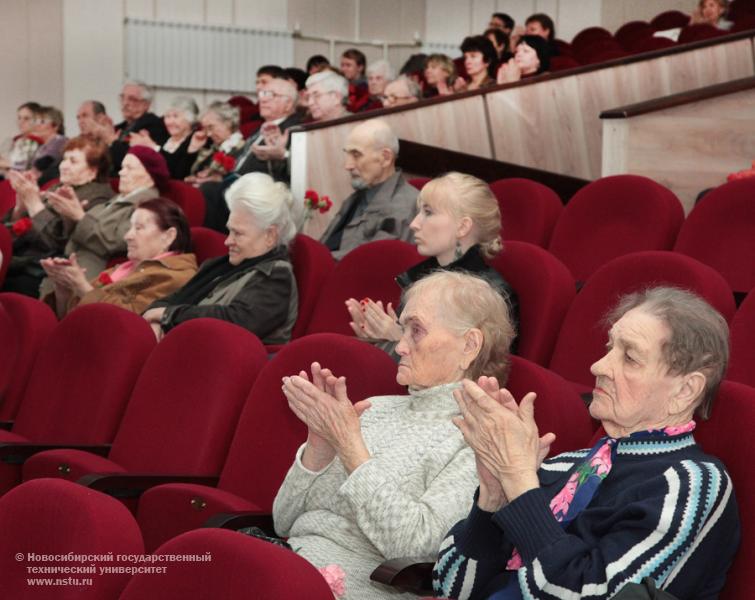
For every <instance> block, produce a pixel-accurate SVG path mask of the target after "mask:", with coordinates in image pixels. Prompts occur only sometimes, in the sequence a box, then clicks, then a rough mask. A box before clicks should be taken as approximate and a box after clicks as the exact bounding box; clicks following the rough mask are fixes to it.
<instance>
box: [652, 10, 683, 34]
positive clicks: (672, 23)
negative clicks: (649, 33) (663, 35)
mask: <svg viewBox="0 0 755 600" xmlns="http://www.w3.org/2000/svg"><path fill="white" fill-rule="evenodd" d="M688 23H689V15H688V14H686V13H683V12H682V11H680V10H667V11H665V12H662V13H660V14H658V15H656V16H655V17H654V18H653V20H652V21H650V24H651V25H652V26H653V29H655V30H656V31H662V30H664V29H674V28H676V27H684V26H685V25H687V24H688Z"/></svg>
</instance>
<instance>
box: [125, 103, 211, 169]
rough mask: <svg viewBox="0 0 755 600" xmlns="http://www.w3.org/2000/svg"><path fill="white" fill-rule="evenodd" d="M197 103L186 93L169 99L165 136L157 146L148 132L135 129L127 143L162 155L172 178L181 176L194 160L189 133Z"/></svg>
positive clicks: (194, 122) (192, 125)
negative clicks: (166, 133)
mask: <svg viewBox="0 0 755 600" xmlns="http://www.w3.org/2000/svg"><path fill="white" fill-rule="evenodd" d="M198 112H199V108H197V103H196V102H194V100H193V99H192V98H189V97H188V96H176V97H175V98H173V100H172V101H171V103H170V105H169V106H168V108H167V110H166V111H165V114H164V115H163V121H164V122H165V129H166V130H167V131H168V136H169V137H168V139H167V140H165V143H164V144H163V145H162V146H161V145H160V144H157V143H155V141H154V140H153V139H152V138H151V137H150V135H149V133H148V132H146V131H145V132H144V133H140V132H138V131H135V132H134V133H132V134H131V138H130V139H129V144H130V145H131V146H147V147H149V148H152V149H153V150H154V151H155V152H159V153H160V154H162V155H163V158H164V159H165V163H166V164H167V165H168V171H169V172H170V176H171V178H172V179H184V178H185V177H187V176H188V175H189V173H190V172H191V166H192V164H194V161H195V160H196V159H197V154H196V152H189V146H191V136H192V133H193V132H194V126H195V125H196V123H197V113H198Z"/></svg>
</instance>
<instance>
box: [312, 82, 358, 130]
mask: <svg viewBox="0 0 755 600" xmlns="http://www.w3.org/2000/svg"><path fill="white" fill-rule="evenodd" d="M348 99H349V82H348V81H346V78H345V77H341V76H340V75H339V74H338V73H336V72H335V71H330V70H326V71H320V72H319V73H315V74H314V75H310V76H309V78H308V79H307V106H308V108H309V114H310V115H311V116H312V120H313V121H328V120H330V119H338V118H340V117H345V116H347V115H349V114H351V113H349V112H348V111H347V110H346V102H347V101H348Z"/></svg>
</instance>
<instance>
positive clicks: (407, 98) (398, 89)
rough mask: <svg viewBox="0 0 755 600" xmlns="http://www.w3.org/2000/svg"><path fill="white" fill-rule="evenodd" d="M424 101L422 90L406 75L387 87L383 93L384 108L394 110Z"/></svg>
mask: <svg viewBox="0 0 755 600" xmlns="http://www.w3.org/2000/svg"><path fill="white" fill-rule="evenodd" d="M421 99H422V90H421V89H420V87H419V85H418V84H417V82H415V81H414V80H412V79H409V78H408V77H407V76H406V75H400V76H399V77H398V78H397V79H394V80H393V81H391V82H390V83H389V84H388V85H386V86H385V92H384V93H383V106H384V107H385V108H393V107H394V106H404V105H405V104H413V103H414V102H418V101H419V100H421Z"/></svg>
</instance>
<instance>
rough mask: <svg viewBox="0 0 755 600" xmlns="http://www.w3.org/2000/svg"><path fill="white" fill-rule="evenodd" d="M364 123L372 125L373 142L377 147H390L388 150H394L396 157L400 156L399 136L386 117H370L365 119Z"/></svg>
mask: <svg viewBox="0 0 755 600" xmlns="http://www.w3.org/2000/svg"><path fill="white" fill-rule="evenodd" d="M364 124H365V125H368V126H371V127H370V128H371V130H372V143H373V144H375V147H376V148H378V149H380V148H388V150H390V151H391V152H393V156H394V157H396V156H398V150H399V142H398V136H397V135H396V133H395V132H394V131H393V129H392V128H391V126H390V125H389V123H388V121H386V120H385V119H369V120H368V121H364Z"/></svg>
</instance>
